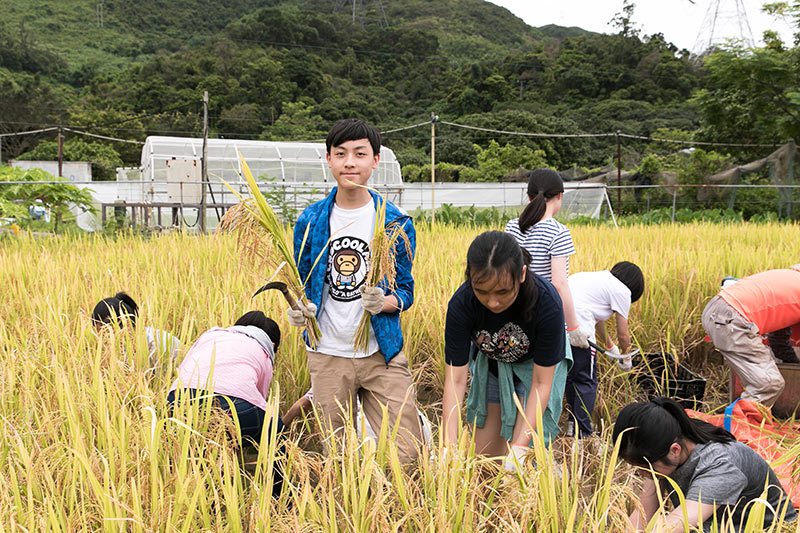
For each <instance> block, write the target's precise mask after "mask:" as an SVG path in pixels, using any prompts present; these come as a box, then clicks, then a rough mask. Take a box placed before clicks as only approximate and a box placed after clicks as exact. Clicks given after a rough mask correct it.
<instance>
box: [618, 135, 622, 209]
mask: <svg viewBox="0 0 800 533" xmlns="http://www.w3.org/2000/svg"><path fill="white" fill-rule="evenodd" d="M620 133H621V132H620V131H619V130H617V213H619V214H620V215H621V214H622V149H621V148H620V143H619V134H620Z"/></svg>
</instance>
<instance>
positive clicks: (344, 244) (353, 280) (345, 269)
mask: <svg viewBox="0 0 800 533" xmlns="http://www.w3.org/2000/svg"><path fill="white" fill-rule="evenodd" d="M368 265H369V245H368V244H367V243H366V242H364V241H362V240H361V239H358V238H355V237H341V238H339V239H335V240H334V241H332V242H331V244H330V247H329V250H328V271H327V274H326V279H325V281H326V282H327V284H328V293H329V294H330V296H331V297H332V298H333V299H334V300H338V301H340V302H349V301H352V300H357V299H359V298H361V292H360V291H359V290H358V289H359V287H361V285H363V284H364V280H365V279H366V276H367V270H368V268H369V266H368Z"/></svg>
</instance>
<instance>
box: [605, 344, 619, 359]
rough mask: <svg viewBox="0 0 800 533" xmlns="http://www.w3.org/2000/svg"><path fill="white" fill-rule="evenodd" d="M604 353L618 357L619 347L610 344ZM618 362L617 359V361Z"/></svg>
mask: <svg viewBox="0 0 800 533" xmlns="http://www.w3.org/2000/svg"><path fill="white" fill-rule="evenodd" d="M606 353H607V354H611V355H620V353H619V346H617V345H616V344H612V345H611V348H606ZM617 360H618V361H619V359H617Z"/></svg>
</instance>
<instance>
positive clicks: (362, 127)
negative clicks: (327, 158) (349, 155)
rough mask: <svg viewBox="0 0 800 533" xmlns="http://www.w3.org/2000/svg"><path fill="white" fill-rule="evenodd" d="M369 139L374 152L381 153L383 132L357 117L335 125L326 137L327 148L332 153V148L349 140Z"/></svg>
mask: <svg viewBox="0 0 800 533" xmlns="http://www.w3.org/2000/svg"><path fill="white" fill-rule="evenodd" d="M359 139H367V140H368V141H369V144H370V146H372V153H373V154H374V155H380V153H381V132H380V131H378V129H377V128H376V127H375V126H370V125H369V124H367V123H366V122H364V121H363V120H361V119H357V118H346V119H344V120H340V121H339V122H337V123H336V124H334V125H333V127H332V128H331V131H330V132H329V133H328V137H327V138H326V139H325V148H326V149H327V151H328V153H329V154H330V153H331V148H336V147H337V146H341V145H342V144H344V143H346V142H347V141H357V140H359Z"/></svg>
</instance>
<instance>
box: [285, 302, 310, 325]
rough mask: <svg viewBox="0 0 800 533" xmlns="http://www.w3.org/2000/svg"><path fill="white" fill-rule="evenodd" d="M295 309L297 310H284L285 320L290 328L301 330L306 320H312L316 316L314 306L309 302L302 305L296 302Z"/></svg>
mask: <svg viewBox="0 0 800 533" xmlns="http://www.w3.org/2000/svg"><path fill="white" fill-rule="evenodd" d="M297 307H298V308H299V309H296V310H295V309H292V308H291V307H290V308H289V309H287V310H286V319H287V320H288V321H289V325H290V326H294V327H296V328H303V327H305V325H306V319H307V318H314V317H315V316H317V306H316V304H313V303H311V302H309V303H308V304H303V302H301V301H300V300H297Z"/></svg>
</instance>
